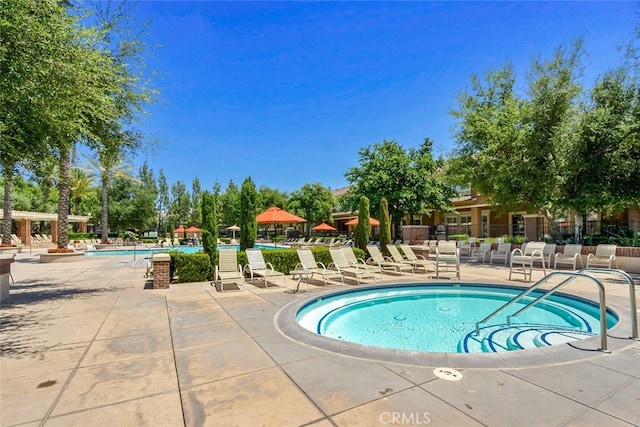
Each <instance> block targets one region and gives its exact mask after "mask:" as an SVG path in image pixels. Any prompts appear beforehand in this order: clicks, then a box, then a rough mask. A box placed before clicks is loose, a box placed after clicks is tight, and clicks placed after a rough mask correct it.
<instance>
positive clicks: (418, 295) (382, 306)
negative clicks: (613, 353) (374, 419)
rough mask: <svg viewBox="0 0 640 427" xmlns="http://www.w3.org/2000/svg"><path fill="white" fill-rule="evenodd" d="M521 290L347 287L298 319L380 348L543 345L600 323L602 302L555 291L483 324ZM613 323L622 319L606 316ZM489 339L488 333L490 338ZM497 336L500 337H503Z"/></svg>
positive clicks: (444, 349) (501, 348) (585, 331)
mask: <svg viewBox="0 0 640 427" xmlns="http://www.w3.org/2000/svg"><path fill="white" fill-rule="evenodd" d="M521 291H522V290H521V289H515V288H503V287H491V286H478V285H454V286H451V285H447V286H441V285H438V286H425V285H420V286H415V285H413V286H402V287H397V286H396V287H382V288H373V289H369V290H361V291H351V292H343V293H338V294H334V295H331V296H328V297H326V298H322V299H320V300H317V301H314V302H312V303H309V304H307V305H305V306H304V307H302V308H301V309H300V310H299V311H298V313H297V316H296V317H297V321H298V323H299V324H300V325H302V326H303V327H304V328H306V329H308V330H309V331H312V332H314V333H317V334H320V335H323V336H326V337H330V338H334V339H338V340H343V341H348V342H354V343H358V344H364V345H369V346H374V347H384V348H393V349H399V350H411V351H428V352H484V351H505V350H515V349H520V348H526V347H533V346H536V345H538V346H540V345H541V344H540V343H543V344H545V345H548V344H549V343H545V339H546V340H547V341H549V340H550V338H549V337H550V333H551V334H552V335H553V334H560V335H563V337H565V338H566V340H569V339H568V338H567V337H569V336H572V337H573V336H575V337H577V338H575V339H579V338H584V337H586V336H590V335H593V334H597V333H598V331H599V327H600V319H599V317H600V316H599V310H598V307H597V305H595V304H591V303H588V302H586V301H583V300H579V299H577V298H571V297H568V296H559V295H553V296H551V297H549V298H548V299H546V300H545V301H543V302H541V303H538V304H536V305H535V306H533V307H531V308H529V309H528V310H526V311H525V312H524V313H522V314H521V315H519V316H517V317H515V318H513V319H512V326H508V325H506V316H508V315H509V314H513V313H515V312H516V311H517V310H519V309H520V308H522V307H523V306H524V305H525V304H526V303H527V302H530V301H532V300H533V299H535V297H537V296H538V295H539V294H536V295H533V294H532V297H527V298H525V299H524V302H523V301H520V302H518V303H516V304H514V305H512V306H511V307H509V308H508V309H507V310H505V311H504V312H503V313H501V314H499V315H498V316H496V317H495V318H493V319H492V320H490V321H489V323H488V325H483V332H484V335H485V336H484V337H481V338H477V337H476V336H475V333H474V332H475V323H476V322H478V321H479V320H482V319H483V318H484V317H486V316H487V315H489V314H490V313H492V312H493V311H494V310H496V309H497V308H499V307H501V306H502V305H503V304H505V303H506V302H508V301H509V300H511V299H512V298H513V297H514V296H516V295H518V294H519V293H520V292H521ZM606 321H607V327H609V328H610V327H612V326H613V325H614V324H615V323H616V322H617V318H616V316H615V315H614V314H613V313H610V314H609V315H608V317H607V320H606ZM485 338H486V339H485ZM499 339H501V340H502V342H499Z"/></svg>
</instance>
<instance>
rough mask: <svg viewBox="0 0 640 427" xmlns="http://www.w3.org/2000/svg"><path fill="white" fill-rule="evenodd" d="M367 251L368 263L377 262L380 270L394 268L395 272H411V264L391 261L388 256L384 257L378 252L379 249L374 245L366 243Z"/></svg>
mask: <svg viewBox="0 0 640 427" xmlns="http://www.w3.org/2000/svg"><path fill="white" fill-rule="evenodd" d="M367 251H368V252H369V255H371V258H369V260H368V263H370V264H371V263H373V264H377V265H378V266H380V269H381V270H384V269H387V270H390V269H391V270H394V271H397V272H401V271H402V270H409V271H411V273H413V266H412V265H411V264H405V263H402V262H397V261H392V260H391V259H389V258H385V257H384V256H383V255H382V252H380V249H379V248H378V247H377V246H376V245H367Z"/></svg>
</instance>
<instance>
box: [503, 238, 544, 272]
mask: <svg viewBox="0 0 640 427" xmlns="http://www.w3.org/2000/svg"><path fill="white" fill-rule="evenodd" d="M544 245H545V243H544V242H528V243H526V244H524V245H522V248H516V249H514V250H513V251H511V255H510V258H511V260H510V263H509V280H511V275H512V274H513V273H516V274H522V275H524V279H525V280H527V278H528V280H527V281H528V282H531V273H532V271H533V264H534V262H536V261H537V262H540V264H541V265H542V272H543V273H544V275H545V276H546V275H547V270H546V268H545V265H544ZM514 264H516V267H515V268H514ZM518 265H520V267H518ZM527 266H528V267H529V272H528V273H527Z"/></svg>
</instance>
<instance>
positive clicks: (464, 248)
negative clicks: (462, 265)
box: [458, 237, 476, 256]
mask: <svg viewBox="0 0 640 427" xmlns="http://www.w3.org/2000/svg"><path fill="white" fill-rule="evenodd" d="M475 247H476V239H475V237H469V239H468V240H467V241H464V240H458V249H460V255H462V254H463V253H464V255H467V256H471V252H472V251H473V250H474V249H475Z"/></svg>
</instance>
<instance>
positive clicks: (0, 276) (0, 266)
mask: <svg viewBox="0 0 640 427" xmlns="http://www.w3.org/2000/svg"><path fill="white" fill-rule="evenodd" d="M14 257H15V255H13V254H12V255H0V301H4V300H5V299H7V298H8V297H9V286H10V284H11V283H10V279H11V277H10V275H11V263H12V262H13V259H14Z"/></svg>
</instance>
